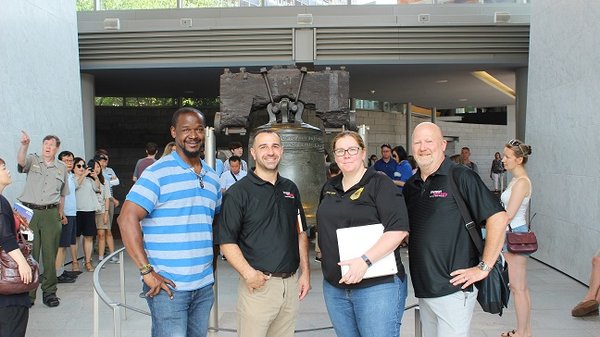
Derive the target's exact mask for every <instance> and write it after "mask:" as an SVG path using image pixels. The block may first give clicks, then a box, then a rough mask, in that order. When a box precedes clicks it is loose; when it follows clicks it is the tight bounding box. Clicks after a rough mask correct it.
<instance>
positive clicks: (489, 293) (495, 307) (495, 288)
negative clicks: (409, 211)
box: [449, 166, 510, 316]
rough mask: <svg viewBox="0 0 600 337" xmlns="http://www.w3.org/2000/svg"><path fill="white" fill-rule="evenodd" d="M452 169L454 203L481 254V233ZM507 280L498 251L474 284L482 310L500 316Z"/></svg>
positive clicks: (506, 296) (504, 305) (505, 301)
mask: <svg viewBox="0 0 600 337" xmlns="http://www.w3.org/2000/svg"><path fill="white" fill-rule="evenodd" d="M453 169H454V166H452V167H451V168H450V176H449V179H450V182H449V186H450V191H451V192H452V195H453V196H454V199H455V200H456V204H457V205H458V209H459V210H460V213H461V216H462V218H463V220H464V222H465V228H466V229H467V232H468V233H469V236H470V237H471V241H473V244H474V245H475V247H476V248H477V251H478V252H479V255H480V256H481V255H483V239H482V238H481V233H480V231H479V230H478V228H477V225H476V224H475V222H473V220H472V218H471V214H470V213H469V209H468V208H467V205H466V204H465V201H464V199H463V198H462V196H461V195H460V191H459V190H458V186H457V185H456V181H455V179H454V174H453ZM508 282H509V280H508V264H507V263H506V260H505V259H504V256H503V255H502V253H500V256H498V259H497V260H496V263H494V266H493V267H492V269H491V270H490V273H489V274H488V276H487V277H486V278H484V279H483V280H480V281H479V282H477V283H476V284H475V286H476V287H477V289H478V290H479V292H478V293H477V302H479V305H480V306H481V309H483V311H485V312H488V313H490V314H498V315H500V316H502V311H503V308H508V300H509V298H510V288H509V286H508Z"/></svg>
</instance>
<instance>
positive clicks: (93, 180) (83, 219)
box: [73, 157, 102, 271]
mask: <svg viewBox="0 0 600 337" xmlns="http://www.w3.org/2000/svg"><path fill="white" fill-rule="evenodd" d="M73 162H74V166H73V173H74V174H75V197H76V199H77V237H79V236H81V235H83V255H84V257H85V269H86V270H87V271H94V266H93V265H92V246H93V239H94V235H96V210H97V208H98V197H97V196H96V194H100V193H102V190H101V184H100V179H99V178H98V176H97V175H96V172H95V171H94V168H93V167H90V168H88V166H87V165H86V164H85V160H83V159H82V158H79V157H76V158H75V159H74V160H73Z"/></svg>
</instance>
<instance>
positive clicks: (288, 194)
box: [283, 191, 296, 199]
mask: <svg viewBox="0 0 600 337" xmlns="http://www.w3.org/2000/svg"><path fill="white" fill-rule="evenodd" d="M283 196H284V197H285V198H290V199H296V197H295V196H294V193H291V192H286V191H283Z"/></svg>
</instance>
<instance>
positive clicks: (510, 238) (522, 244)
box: [506, 199, 538, 254]
mask: <svg viewBox="0 0 600 337" xmlns="http://www.w3.org/2000/svg"><path fill="white" fill-rule="evenodd" d="M529 201H530V207H531V199H530V200H529ZM533 218H535V214H534V215H533V217H531V219H529V222H528V223H527V232H513V231H512V228H511V227H510V225H509V226H508V230H509V232H508V233H506V249H508V251H509V252H511V253H514V254H531V253H535V252H537V250H538V242H537V237H536V236H535V233H534V232H532V231H531V220H533Z"/></svg>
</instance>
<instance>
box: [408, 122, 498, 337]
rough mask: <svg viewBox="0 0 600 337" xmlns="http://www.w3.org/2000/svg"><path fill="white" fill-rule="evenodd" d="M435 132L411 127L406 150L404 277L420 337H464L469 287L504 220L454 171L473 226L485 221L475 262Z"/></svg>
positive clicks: (470, 177) (471, 176)
mask: <svg viewBox="0 0 600 337" xmlns="http://www.w3.org/2000/svg"><path fill="white" fill-rule="evenodd" d="M445 149H446V141H445V140H444V138H443V136H442V131H441V129H440V128H439V127H438V126H437V125H435V124H433V123H429V122H425V123H421V124H419V125H417V127H416V128H415V130H414V132H413V137H412V150H413V154H414V157H415V160H416V161H417V163H418V165H419V170H418V171H417V173H416V174H415V175H413V176H412V177H411V178H410V179H409V180H408V181H407V182H406V185H405V186H404V191H403V194H404V198H405V200H406V205H407V208H408V215H409V220H410V245H409V253H410V274H411V278H412V284H413V287H414V289H415V296H416V297H418V298H419V306H420V309H421V322H422V324H423V332H424V336H425V337H430V336H444V337H452V336H457V337H458V336H461V337H464V336H469V328H470V324H471V317H472V315H473V309H474V307H475V302H476V299H477V289H476V288H475V287H473V286H472V285H473V284H474V283H475V282H477V281H479V280H481V279H483V278H485V277H487V275H488V273H489V270H490V268H491V266H493V265H494V263H495V261H496V259H497V258H498V254H499V253H500V250H501V248H502V245H503V243H504V232H505V230H506V224H507V222H508V218H507V216H506V212H504V209H503V207H502V205H500V203H499V202H498V201H497V199H496V198H494V196H493V195H492V194H491V193H490V191H489V190H488V188H487V187H486V186H485V184H484V183H483V182H482V181H481V179H480V178H479V176H478V175H477V174H476V173H475V172H474V171H472V170H469V169H468V168H466V167H464V166H461V165H458V166H455V168H454V170H455V171H454V177H455V179H456V183H457V185H458V188H459V190H460V192H461V195H462V196H463V198H464V200H465V203H466V204H467V206H468V208H469V209H470V211H471V214H472V216H473V219H475V221H477V222H482V221H486V228H487V238H486V242H485V248H484V252H483V257H482V258H481V261H480V260H479V256H478V253H477V250H476V248H475V247H474V245H473V243H472V242H471V239H470V237H469V233H468V232H467V230H466V228H465V226H464V221H463V220H462V217H461V214H460V211H459V209H458V206H457V204H456V201H455V199H454V197H453V196H452V194H451V193H450V191H449V180H448V179H449V173H450V168H451V166H453V165H455V164H453V163H452V162H451V161H450V160H449V159H447V158H445V156H444V150H445Z"/></svg>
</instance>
